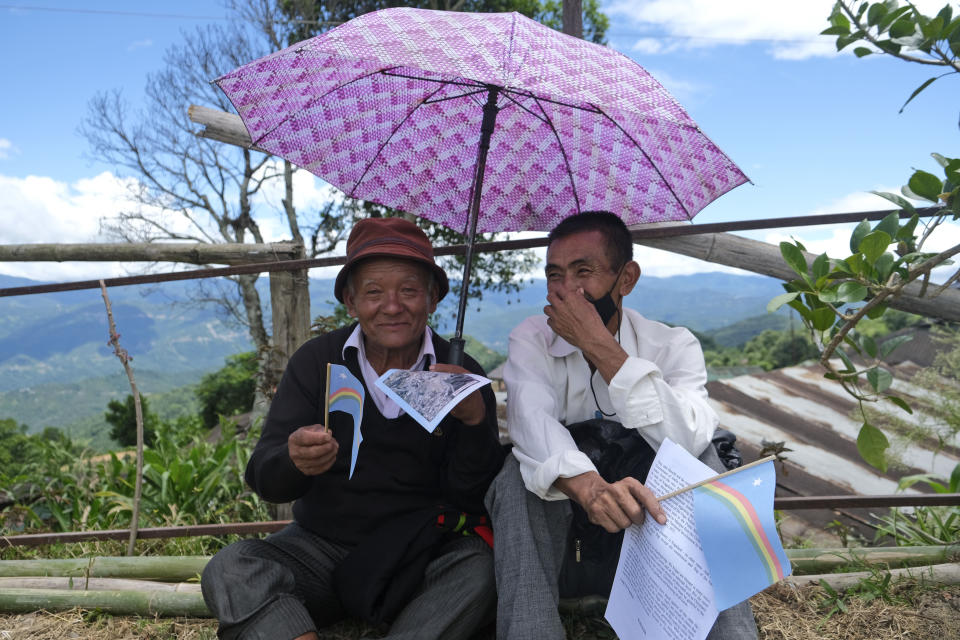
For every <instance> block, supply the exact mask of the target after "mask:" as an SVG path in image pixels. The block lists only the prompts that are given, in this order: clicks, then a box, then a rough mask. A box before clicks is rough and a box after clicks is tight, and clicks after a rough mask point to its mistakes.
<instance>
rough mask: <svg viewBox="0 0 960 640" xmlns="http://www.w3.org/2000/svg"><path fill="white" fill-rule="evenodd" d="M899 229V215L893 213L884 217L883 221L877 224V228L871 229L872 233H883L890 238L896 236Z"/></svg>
mask: <svg viewBox="0 0 960 640" xmlns="http://www.w3.org/2000/svg"><path fill="white" fill-rule="evenodd" d="M899 228H900V214H899V213H897V212H896V211H894V212H893V213H890V214H888V215H887V217H885V218H884V219H883V220H881V221H880V222H878V223H877V226H875V227H874V228H873V230H874V231H885V232H886V233H887V235H889V236H890V237H891V238H892V237H893V236H895V235H897V230H898V229H899Z"/></svg>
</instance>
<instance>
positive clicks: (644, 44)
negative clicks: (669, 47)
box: [630, 38, 664, 54]
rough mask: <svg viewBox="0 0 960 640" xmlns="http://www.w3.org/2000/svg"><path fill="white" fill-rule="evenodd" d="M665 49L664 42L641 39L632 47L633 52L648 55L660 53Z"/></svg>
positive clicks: (653, 39) (654, 39)
mask: <svg viewBox="0 0 960 640" xmlns="http://www.w3.org/2000/svg"><path fill="white" fill-rule="evenodd" d="M663 49H664V42H663V41H662V40H657V39H656V38H640V39H639V40H637V41H636V42H634V43H633V46H632V47H630V50H631V51H636V52H637V53H647V54H655V53H660V52H661V51H663Z"/></svg>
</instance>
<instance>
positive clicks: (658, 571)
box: [605, 440, 717, 640]
mask: <svg viewBox="0 0 960 640" xmlns="http://www.w3.org/2000/svg"><path fill="white" fill-rule="evenodd" d="M714 475H716V473H715V472H714V471H713V470H712V469H710V467H708V466H707V465H705V464H703V463H702V462H700V461H699V460H697V459H696V458H694V457H693V456H692V455H690V454H689V453H687V452H686V451H685V450H684V449H682V448H681V447H680V446H678V445H676V444H675V443H673V442H671V441H670V440H665V441H664V442H663V444H662V445H660V449H659V450H658V451H657V457H656V459H655V460H654V462H653V466H652V467H651V468H650V473H649V474H648V475H647V481H646V482H645V484H646V486H647V487H649V488H650V490H651V491H653V493H654V494H655V495H658V496H662V495H664V494H666V493H669V492H670V491H673V490H675V489H681V488H683V487H685V486H687V485H690V484H693V483H694V482H699V481H701V480H705V479H706V478H710V477H712V476H714ZM661 504H662V506H663V510H664V511H665V512H666V514H667V524H666V525H663V526H661V525H659V524H658V523H657V522H656V521H655V520H654V519H653V518H651V517H649V516H648V517H647V518H646V519H645V520H644V523H643V524H642V525H639V526H638V525H634V526H632V527H630V528H628V529H627V530H626V531H625V532H624V536H623V547H622V549H621V551H620V563H619V564H618V565H617V575H616V578H615V579H614V581H613V589H612V590H611V592H610V598H609V599H608V601H607V610H606V614H605V617H606V619H607V621H608V622H609V623H610V625H611V626H612V627H613V630H614V631H616V633H617V635H618V636H619V637H620V638H621V640H641V639H643V638H650V639H654V640H703V639H704V638H706V637H707V634H708V633H709V632H710V629H711V627H713V623H714V621H715V620H716V618H717V607H716V604H715V603H714V597H713V586H712V585H711V584H710V573H709V570H708V569H707V563H706V559H705V558H704V556H703V550H702V549H701V547H700V537H699V536H698V535H697V526H696V522H695V521H694V516H693V513H694V512H693V492H691V491H688V492H686V493H682V494H680V495H678V496H676V497H674V498H671V499H669V500H667V501H665V502H663V503H661Z"/></svg>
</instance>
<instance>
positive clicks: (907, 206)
mask: <svg viewBox="0 0 960 640" xmlns="http://www.w3.org/2000/svg"><path fill="white" fill-rule="evenodd" d="M870 193H872V194H873V195H875V196H880V197H881V198H884V199H885V200H889V201H890V202H892V203H893V204H895V205H897V206H898V207H900V208H901V209H904V210H906V211H907V212H909V213H915V212H916V209H915V208H914V206H913V203H912V202H910V201H909V200H907V199H906V198H903V197H901V196H898V195H897V194H895V193H889V192H887V191H871V192H870ZM854 251H855V249H854Z"/></svg>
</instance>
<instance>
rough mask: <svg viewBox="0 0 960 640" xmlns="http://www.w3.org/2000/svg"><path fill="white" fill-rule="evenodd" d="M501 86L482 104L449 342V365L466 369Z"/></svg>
mask: <svg viewBox="0 0 960 640" xmlns="http://www.w3.org/2000/svg"><path fill="white" fill-rule="evenodd" d="M499 94H500V87H497V86H493V85H487V102H486V104H484V105H483V122H482V123H481V124H480V146H479V148H478V149H477V163H476V167H475V168H474V173H473V187H471V190H470V191H471V197H470V210H469V212H468V227H467V238H466V243H467V255H466V258H465V259H464V263H463V279H462V280H461V281H460V305H459V307H458V308H457V329H456V332H455V333H454V334H453V338H452V339H451V340H450V356H449V358H447V360H448V361H449V364H455V365H457V366H460V367H462V366H463V347H464V341H463V317H464V315H466V312H467V294H468V292H469V287H470V270H471V268H472V267H473V245H474V242H475V241H476V235H477V217H478V215H479V212H480V196H481V195H482V194H483V174H484V171H486V167H487V151H488V150H489V149H490V136H492V135H493V128H494V125H495V124H496V120H497V112H498V109H497V96H498V95H499Z"/></svg>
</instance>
